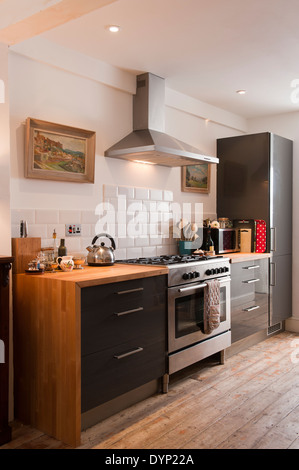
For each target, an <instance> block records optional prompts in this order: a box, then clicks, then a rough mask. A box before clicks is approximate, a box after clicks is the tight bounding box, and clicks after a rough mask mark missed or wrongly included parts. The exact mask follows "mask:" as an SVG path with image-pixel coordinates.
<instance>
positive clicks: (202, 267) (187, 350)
mask: <svg viewBox="0 0 299 470" xmlns="http://www.w3.org/2000/svg"><path fill="white" fill-rule="evenodd" d="M212 279H218V281H219V288H220V324H219V326H218V327H217V328H215V329H214V330H213V331H212V332H211V333H209V334H206V333H205V332H204V296H205V287H206V286H207V283H208V282H209V281H210V280H212ZM230 282H231V279H230V265H229V260H228V259H227V258H224V257H223V258H222V257H218V258H216V259H215V258H214V259H210V260H206V261H203V262H201V263H197V264H196V263H194V264H192V263H191V264H189V265H185V266H177V267H176V268H175V269H173V268H172V267H170V269H169V275H168V367H169V374H172V373H174V372H177V371H178V370H180V369H182V368H184V367H187V366H189V365H191V364H193V363H195V362H197V361H200V360H201V359H204V358H205V357H208V356H210V355H212V354H214V353H216V352H219V351H222V350H224V349H226V348H227V347H228V346H230V345H231V332H230V328H231V305H230V303H231V299H230Z"/></svg>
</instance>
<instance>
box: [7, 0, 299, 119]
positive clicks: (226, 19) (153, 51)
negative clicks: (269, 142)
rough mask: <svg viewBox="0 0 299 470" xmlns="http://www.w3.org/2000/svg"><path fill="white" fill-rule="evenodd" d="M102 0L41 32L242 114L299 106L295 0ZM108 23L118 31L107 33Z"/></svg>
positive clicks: (298, 5) (298, 33) (298, 13)
mask: <svg viewBox="0 0 299 470" xmlns="http://www.w3.org/2000/svg"><path fill="white" fill-rule="evenodd" d="M1 1H3V0H0V5H1ZM65 1H66V0H65ZM88 1H89V3H91V0H86V2H87V3H88ZM44 3H47V2H45V0H44ZM49 3H50V4H51V3H52V4H53V3H55V2H53V0H52V2H49ZM56 3H59V2H56ZM62 3H63V2H62ZM82 3H83V4H84V2H82V1H81V4H82ZM103 5H104V6H102V5H101V8H98V9H93V11H91V10H90V12H87V13H86V12H85V13H84V12H83V13H81V14H82V15H83V16H79V17H77V18H75V19H71V20H69V19H67V20H66V21H67V22H66V23H65V24H61V25H58V26H54V27H53V29H50V30H48V31H45V32H43V33H41V34H39V37H41V38H46V39H47V40H48V41H52V42H53V43H56V44H58V45H61V46H64V47H67V48H70V49H74V50H76V51H79V52H81V53H83V54H86V55H87V56H91V57H93V58H97V59H99V60H101V61H104V62H107V63H109V64H111V65H113V66H116V67H119V68H121V69H124V70H126V71H129V72H132V73H133V74H138V73H142V72H151V73H153V74H156V75H159V76H161V77H163V78H165V80H166V86H167V87H169V88H172V89H174V90H177V91H180V92H182V93H184V94H186V95H189V96H192V97H194V98H197V99H199V100H201V101H204V102H206V103H209V104H211V105H214V106H217V107H219V108H222V109H225V110H227V111H230V112H233V113H236V114H238V115H240V116H243V117H245V118H252V117H257V116H262V115H268V114H276V113H285V112H290V111H297V110H298V109H299V103H297V102H296V101H299V100H298V99H295V98H296V93H295V92H296V89H295V88H294V87H292V82H293V81H294V80H296V79H298V83H297V82H293V83H295V84H296V85H297V87H299V65H298V52H299V27H298V21H299V20H298V18H299V2H298V0H288V1H287V2H286V1H285V0H250V1H246V0H225V1H223V0H210V1H209V2H207V1H206V0H116V1H110V2H106V4H105V2H104V3H103ZM108 24H117V25H119V26H120V27H121V30H120V32H119V33H114V34H113V33H109V32H108V31H107V29H106V28H105V27H106V26H107V25H108ZM0 39H1V35H0ZM25 40H26V39H25ZM239 89H245V90H247V93H246V94H245V95H238V94H237V93H236V90H239ZM298 89H299V88H298ZM292 92H293V94H292ZM298 98H299V93H298Z"/></svg>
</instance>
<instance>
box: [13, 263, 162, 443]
mask: <svg viewBox="0 0 299 470" xmlns="http://www.w3.org/2000/svg"><path fill="white" fill-rule="evenodd" d="M167 273H168V269H167V268H166V267H164V266H161V267H157V266H131V265H120V264H115V265H114V266H106V267H89V266H84V269H82V270H73V271H72V272H62V271H60V272H58V271H57V272H54V273H44V274H42V275H37V274H30V275H29V274H16V275H15V276H14V283H13V284H14V312H13V315H14V396H15V418H16V419H18V420H19V421H21V422H23V423H25V424H29V425H31V426H33V427H35V428H37V429H39V430H41V431H43V432H45V433H46V434H48V435H51V436H54V437H55V438H56V439H59V440H61V441H63V442H65V443H67V444H70V445H71V446H73V447H76V446H78V445H80V439H81V430H82V428H83V427H84V426H83V423H84V424H85V423H86V420H85V418H86V414H88V419H89V418H90V414H92V412H93V409H94V407H96V408H99V407H101V406H102V407H104V408H105V409H106V408H107V406H106V403H107V401H108V400H112V398H113V397H118V396H120V399H122V398H123V397H127V396H128V395H129V394H130V393H133V392H135V390H136V388H137V390H139V389H140V388H142V389H143V388H145V387H146V385H147V384H148V383H149V381H153V380H155V381H156V382H158V380H160V378H161V377H162V376H163V375H164V373H165V370H166V277H167ZM146 383H147V384H146ZM150 383H151V382H150ZM142 384H144V385H142ZM135 387H136V388H135ZM152 393H154V391H153V392H152ZM134 398H135V397H134ZM116 399H117V398H116ZM123 403H124V406H123V408H124V407H125V406H128V405H126V403H127V401H125V400H124V401H123ZM98 405H99V406H98ZM85 412H86V413H85ZM97 416H98V415H97ZM86 419H87V418H86ZM100 419H101V418H100ZM100 419H99V420H100Z"/></svg>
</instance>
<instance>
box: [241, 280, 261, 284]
mask: <svg viewBox="0 0 299 470" xmlns="http://www.w3.org/2000/svg"><path fill="white" fill-rule="evenodd" d="M242 282H243V284H252V283H253V282H259V279H249V281H242Z"/></svg>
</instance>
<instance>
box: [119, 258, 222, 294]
mask: <svg viewBox="0 0 299 470" xmlns="http://www.w3.org/2000/svg"><path fill="white" fill-rule="evenodd" d="M117 263H121V264H123V263H125V264H139V265H156V266H167V267H168V269H169V273H168V286H169V287H170V286H175V285H180V284H189V283H192V282H200V281H203V280H207V279H213V278H218V277H223V276H228V275H229V274H230V264H229V259H228V258H225V257H223V256H205V255H203V256H201V255H182V256H181V255H171V256H168V255H164V256H157V257H149V258H134V259H126V260H121V261H117Z"/></svg>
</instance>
